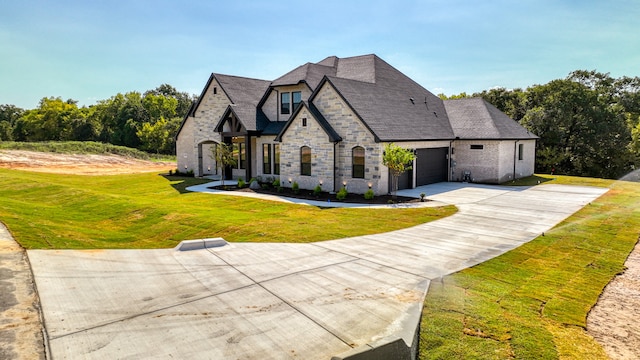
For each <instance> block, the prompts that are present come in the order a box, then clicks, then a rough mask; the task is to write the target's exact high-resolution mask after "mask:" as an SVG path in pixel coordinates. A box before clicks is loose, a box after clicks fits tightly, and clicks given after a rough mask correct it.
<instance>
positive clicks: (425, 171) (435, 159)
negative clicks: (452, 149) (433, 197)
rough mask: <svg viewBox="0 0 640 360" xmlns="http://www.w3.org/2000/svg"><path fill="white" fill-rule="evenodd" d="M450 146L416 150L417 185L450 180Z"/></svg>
mask: <svg viewBox="0 0 640 360" xmlns="http://www.w3.org/2000/svg"><path fill="white" fill-rule="evenodd" d="M448 154H449V148H446V147H442V148H432V149H418V150H416V169H415V171H416V186H421V185H428V184H434V183H438V182H443V181H448V180H449V179H448V177H447V172H448V169H449V160H448V159H447V157H448V156H447V155H448Z"/></svg>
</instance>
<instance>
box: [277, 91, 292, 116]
mask: <svg viewBox="0 0 640 360" xmlns="http://www.w3.org/2000/svg"><path fill="white" fill-rule="evenodd" d="M290 97H291V94H290V93H288V92H284V93H282V94H280V113H282V114H289V113H290V112H291V103H290Z"/></svg>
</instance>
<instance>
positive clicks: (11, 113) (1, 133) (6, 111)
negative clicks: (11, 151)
mask: <svg viewBox="0 0 640 360" xmlns="http://www.w3.org/2000/svg"><path fill="white" fill-rule="evenodd" d="M23 114H24V110H23V109H21V108H19V107H16V106H15V105H10V104H5V105H0V141H11V140H13V129H14V127H15V125H16V122H17V121H18V119H20V118H21V117H22V115H23Z"/></svg>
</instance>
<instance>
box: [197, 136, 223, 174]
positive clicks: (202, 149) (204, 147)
mask: <svg viewBox="0 0 640 360" xmlns="http://www.w3.org/2000/svg"><path fill="white" fill-rule="evenodd" d="M216 144H218V142H217V141H214V140H205V141H203V142H201V143H199V144H198V173H197V174H196V176H207V175H217V174H218V168H217V166H216V162H215V161H214V160H213V159H212V157H211V147H212V146H215V145H216Z"/></svg>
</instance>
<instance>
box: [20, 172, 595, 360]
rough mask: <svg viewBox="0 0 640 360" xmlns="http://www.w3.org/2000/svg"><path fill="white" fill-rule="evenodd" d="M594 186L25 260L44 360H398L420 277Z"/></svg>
mask: <svg viewBox="0 0 640 360" xmlns="http://www.w3.org/2000/svg"><path fill="white" fill-rule="evenodd" d="M606 191H607V189H602V188H593V187H576V186H561V185H540V186H536V187H532V188H514V187H497V186H481V185H472V184H460V183H442V184H435V185H429V186H425V187H421V188H419V189H413V190H407V191H404V192H403V193H402V195H414V196H418V195H419V193H420V192H424V193H426V194H427V197H428V198H429V199H431V200H436V201H439V202H442V203H448V204H455V205H457V206H458V207H459V212H458V213H456V214H455V215H453V216H451V217H448V218H445V219H441V220H438V221H434V222H431V223H427V224H423V225H419V226H415V227H412V228H408V229H404V230H399V231H394V232H390V233H384V234H378V235H369V236H359V237H353V238H346V239H340V240H331V241H324V242H317V243H311V244H270V243H259V244H257V243H256V244H252V243H232V244H227V243H226V242H224V241H223V240H221V239H216V240H201V241H194V242H186V243H184V242H183V244H182V245H179V246H178V247H177V248H176V249H160V250H100V251H76V250H58V251H51V250H30V251H28V255H29V259H30V261H31V265H32V268H33V272H34V274H35V280H36V284H37V287H38V291H39V294H40V299H41V303H42V310H43V313H44V319H45V323H46V330H47V337H48V344H49V346H50V351H51V354H52V355H53V357H54V358H55V359H72V358H73V359H82V358H85V359H93V358H141V357H144V358H161V359H163V358H167V359H168V358H190V359H331V358H334V359H347V358H348V359H359V358H361V356H363V355H367V356H369V355H371V354H374V356H378V358H384V357H386V356H390V354H393V355H392V356H394V357H395V356H398V357H397V358H410V357H411V356H413V355H414V354H415V351H416V350H417V342H416V341H415V336H416V334H417V333H418V325H419V322H420V313H421V309H422V303H423V300H424V296H425V295H426V292H427V289H428V286H429V283H430V281H431V280H433V279H437V278H439V277H441V276H444V275H447V274H450V273H452V272H456V271H459V270H461V269H464V268H466V267H470V266H473V265H475V264H478V263H480V262H483V261H486V260H488V259H490V258H493V257H495V256H497V255H500V254H502V253H504V252H506V251H509V250H511V249H513V248H515V247H518V246H520V245H521V244H523V243H525V242H527V241H530V240H532V239H534V238H535V237H537V236H539V235H540V234H542V233H543V232H545V231H547V230H548V229H550V228H552V227H553V226H555V225H556V224H558V223H559V222H561V221H562V220H564V219H565V218H567V217H568V216H570V215H571V214H573V213H574V212H575V211H577V210H579V209H580V208H581V207H583V206H585V205H587V204H588V203H589V202H591V201H593V200H594V199H596V198H597V197H599V196H600V195H602V194H603V193H605V192H606ZM413 192H415V193H416V194H413Z"/></svg>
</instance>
